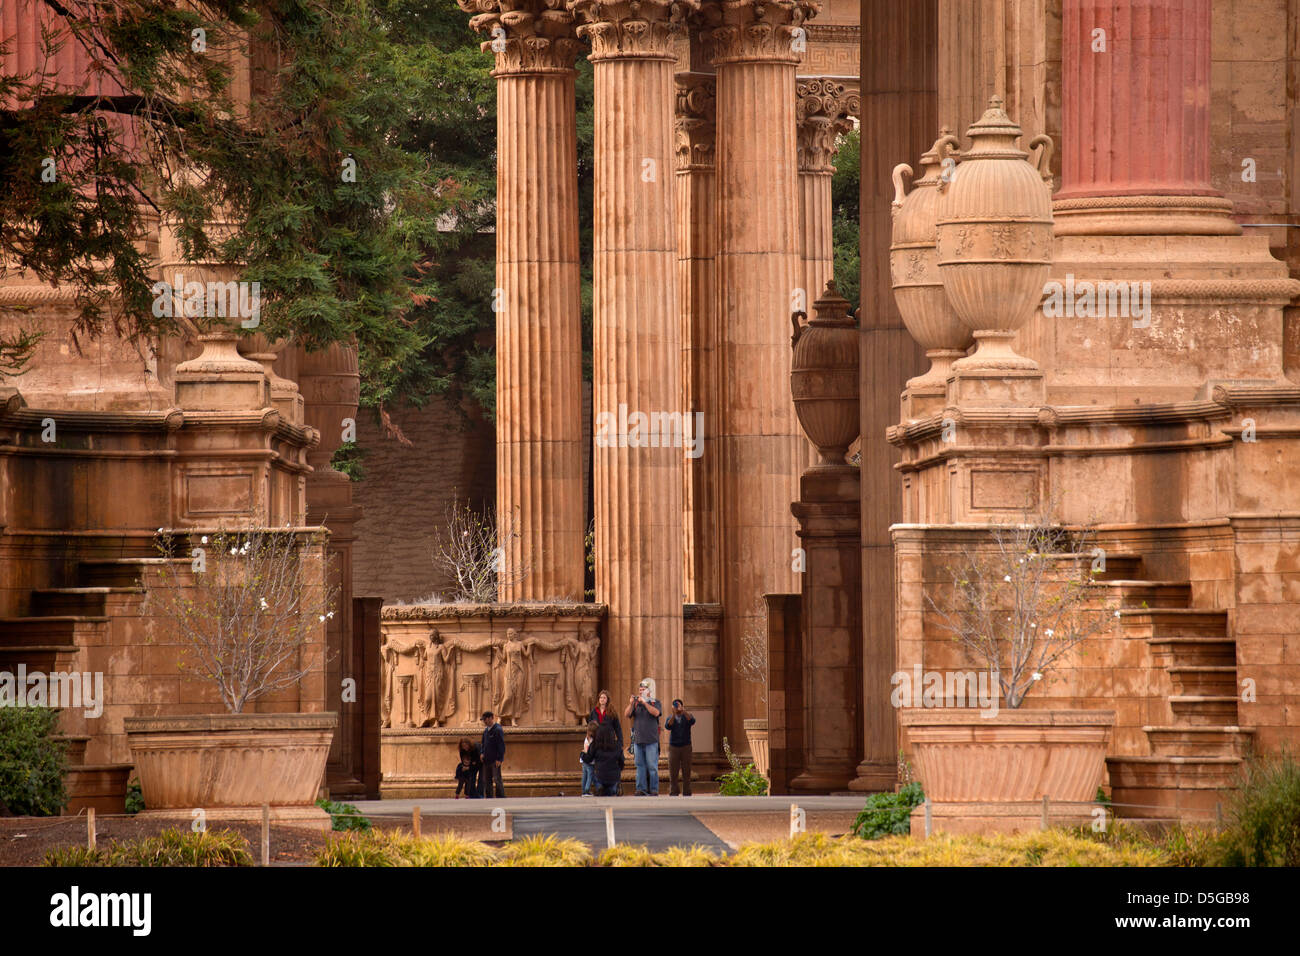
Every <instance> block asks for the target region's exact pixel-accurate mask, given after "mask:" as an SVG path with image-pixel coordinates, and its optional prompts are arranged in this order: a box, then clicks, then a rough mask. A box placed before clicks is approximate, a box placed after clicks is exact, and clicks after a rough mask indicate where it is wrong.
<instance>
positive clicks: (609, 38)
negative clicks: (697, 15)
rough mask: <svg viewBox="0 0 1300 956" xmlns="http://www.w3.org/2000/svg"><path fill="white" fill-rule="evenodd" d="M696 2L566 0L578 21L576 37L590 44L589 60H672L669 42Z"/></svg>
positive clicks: (674, 0)
mask: <svg viewBox="0 0 1300 956" xmlns="http://www.w3.org/2000/svg"><path fill="white" fill-rule="evenodd" d="M699 6H700V0H613V2H607V0H569V3H568V8H569V10H570V12H571V13H572V14H573V15H574V16H576V17H578V18H579V19H580V20H581V21H582V25H581V26H579V27H578V35H579V36H581V37H583V38H585V39H586V40H588V41H589V42H590V43H591V54H590V56H589V59H591V60H593V61H595V60H612V59H657V60H676V58H677V55H676V52H675V50H674V49H673V42H674V40H675V39H676V37H677V35H678V34H679V33H681V32H682V31H683V30H684V29H685V26H686V16H687V14H688V13H690V12H691V11H694V10H698V9H699Z"/></svg>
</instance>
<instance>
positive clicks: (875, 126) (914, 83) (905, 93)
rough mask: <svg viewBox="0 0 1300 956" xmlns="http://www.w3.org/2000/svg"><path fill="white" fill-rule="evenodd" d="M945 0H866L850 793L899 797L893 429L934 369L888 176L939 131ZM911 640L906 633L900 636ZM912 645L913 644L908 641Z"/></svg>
mask: <svg viewBox="0 0 1300 956" xmlns="http://www.w3.org/2000/svg"><path fill="white" fill-rule="evenodd" d="M939 34H940V30H939V16H938V0H919V2H912V3H904V4H899V3H896V2H894V0H864V2H863V4H862V35H863V36H864V37H871V38H872V42H873V44H874V47H875V49H878V50H888V51H890V55H889V56H879V57H868V58H867V59H864V60H863V62H862V97H863V100H864V103H865V105H864V107H863V110H862V198H861V203H862V216H861V229H860V230H859V234H860V236H861V251H862V301H863V303H864V306H865V307H864V308H863V309H862V321H861V323H860V327H861V328H860V331H861V336H862V337H861V345H862V347H861V349H860V350H859V354H860V355H861V358H862V362H861V366H860V368H859V379H858V381H859V384H860V392H859V395H860V407H861V409H862V466H861V482H862V499H861V500H862V705H863V706H862V720H863V753H862V762H861V763H860V764H859V765H858V771H857V777H856V778H854V780H853V782H852V783H850V784H849V788H850V789H852V790H863V791H872V790H892V789H893V786H894V782H895V781H896V780H897V779H898V770H897V764H898V758H897V754H898V749H899V745H900V743H901V740H900V739H899V736H898V728H897V723H896V719H897V718H896V713H895V711H894V708H893V707H892V706H891V705H890V700H889V698H890V692H891V690H892V689H893V688H892V685H891V684H890V677H891V675H892V674H893V673H894V670H895V663H894V661H895V625H894V600H895V589H894V544H893V538H892V537H891V534H890V530H889V529H890V526H891V525H893V524H895V523H897V522H899V521H902V520H903V490H902V482H901V481H900V480H899V477H898V472H897V471H896V470H895V469H894V466H895V465H896V464H897V463H898V461H899V458H900V456H899V453H898V450H897V449H895V448H893V447H892V446H890V444H889V443H888V442H887V441H885V429H886V428H888V427H889V426H891V425H895V424H897V423H898V396H899V393H900V392H902V390H903V387H904V385H905V384H906V382H907V380H908V379H909V378H911V377H912V376H914V375H920V374H921V372H922V371H924V369H925V368H926V364H927V362H926V358H925V354H924V352H923V351H922V350H921V347H920V346H919V345H917V343H916V341H915V340H914V339H913V338H912V337H911V335H909V334H908V331H907V328H906V327H905V326H904V325H903V319H902V316H901V315H900V314H899V311H898V306H897V304H895V302H894V295H893V290H892V289H891V288H890V276H889V243H890V232H891V229H890V224H891V214H890V208H891V207H890V204H891V202H892V200H893V198H894V187H893V183H892V182H891V181H890V175H889V174H890V171H891V170H892V169H893V168H894V166H895V165H896V164H897V163H900V162H913V161H914V159H915V157H917V156H920V155H921V154H922V153H924V152H925V151H926V150H927V149H929V147H930V144H931V143H933V142H934V136H935V133H936V132H937V131H938V129H939V126H940V122H939V111H938V79H939V69H938V61H937V51H938V48H939ZM899 637H900V638H903V637H904V635H899ZM907 637H909V638H910V635H909V636H907Z"/></svg>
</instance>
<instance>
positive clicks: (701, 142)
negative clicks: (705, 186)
mask: <svg viewBox="0 0 1300 956" xmlns="http://www.w3.org/2000/svg"><path fill="white" fill-rule="evenodd" d="M676 80H677V115H676V126H677V130H676V132H677V168H678V169H700V168H708V167H712V166H713V150H714V144H715V142H716V134H717V122H716V107H717V99H718V84H717V78H716V77H715V76H714V75H713V74H712V73H678V74H677V76H676Z"/></svg>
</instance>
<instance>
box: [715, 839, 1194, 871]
mask: <svg viewBox="0 0 1300 956" xmlns="http://www.w3.org/2000/svg"><path fill="white" fill-rule="evenodd" d="M1170 862H1171V860H1170V859H1169V857H1168V855H1167V854H1166V853H1164V852H1162V851H1161V850H1160V849H1159V848H1157V847H1155V846H1152V845H1149V844H1147V845H1143V844H1140V843H1137V842H1133V843H1129V844H1111V843H1104V842H1100V841H1097V840H1091V839H1087V838H1085V837H1083V836H1080V835H1077V834H1072V833H1067V832H1065V831H1062V830H1047V831H1043V832H1034V833H1017V834H991V835H988V836H980V835H962V836H953V835H949V834H936V835H935V836H932V837H931V838H930V839H928V840H917V839H913V838H912V837H906V836H896V837H887V838H885V839H882V840H860V839H858V838H857V837H839V838H832V837H828V836H827V835H826V834H824V833H802V834H800V835H799V836H797V837H795V838H793V839H791V840H777V841H773V842H770V843H746V844H745V845H744V846H742V847H741V848H740V849H739V850H737V851H736V852H735V853H733V854H731V855H730V856H728V857H726V858H725V859H724V860H723V865H725V866H1167V865H1169V864H1170Z"/></svg>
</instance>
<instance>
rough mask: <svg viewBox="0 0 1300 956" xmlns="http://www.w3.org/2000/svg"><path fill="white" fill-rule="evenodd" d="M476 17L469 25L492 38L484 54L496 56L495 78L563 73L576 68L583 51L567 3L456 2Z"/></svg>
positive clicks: (485, 44) (517, 0)
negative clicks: (519, 74) (574, 62)
mask: <svg viewBox="0 0 1300 956" xmlns="http://www.w3.org/2000/svg"><path fill="white" fill-rule="evenodd" d="M456 2H457V4H458V5H459V6H460V8H461V9H462V10H464V11H465V12H466V13H470V14H473V16H471V17H470V21H469V25H470V26H471V27H473V28H474V29H475V30H477V31H478V32H479V33H486V34H488V36H489V39H487V40H484V41H483V45H482V48H483V51H484V52H487V51H491V52H492V53H494V54H495V55H496V60H497V63H496V69H494V70H493V71H492V75H493V76H501V75H503V74H509V73H561V72H564V71H566V70H572V69H573V61H574V59H575V58H576V57H577V55H578V54H579V53H580V52H581V51H582V43H580V42H579V41H578V39H577V33H576V30H575V24H574V22H573V14H572V13H570V12H569V11H568V10H567V9H565V6H564V0H456Z"/></svg>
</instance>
